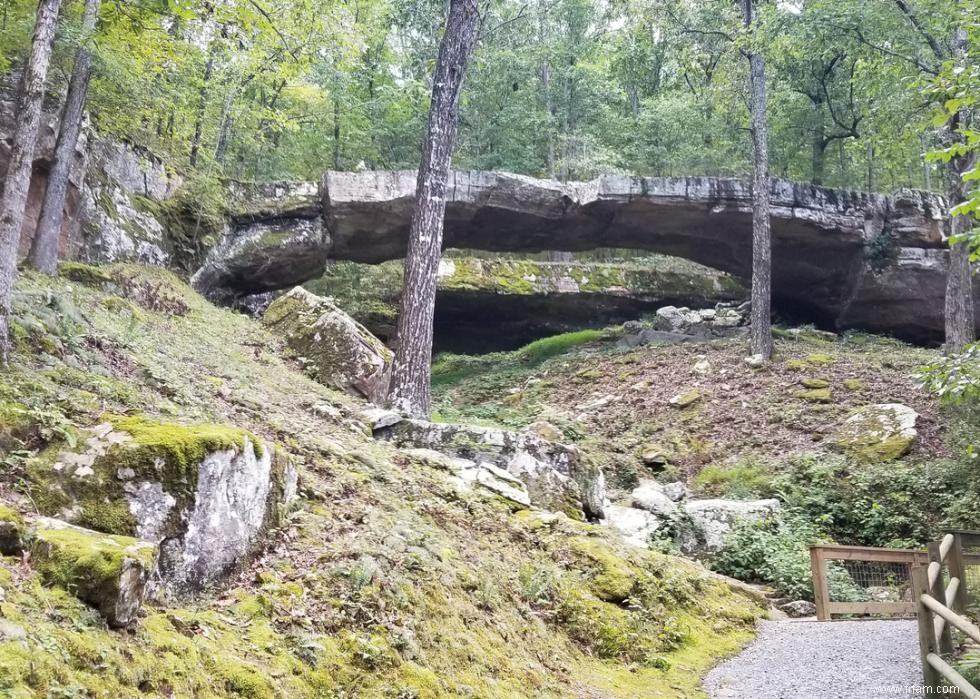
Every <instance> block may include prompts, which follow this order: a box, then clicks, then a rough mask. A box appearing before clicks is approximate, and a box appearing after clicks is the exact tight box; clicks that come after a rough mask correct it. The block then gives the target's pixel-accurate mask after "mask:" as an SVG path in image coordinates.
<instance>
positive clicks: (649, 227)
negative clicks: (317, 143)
mask: <svg viewBox="0 0 980 699" xmlns="http://www.w3.org/2000/svg"><path fill="white" fill-rule="evenodd" d="M771 186H772V216H773V221H772V231H773V292H774V300H775V303H776V306H777V308H779V307H783V308H787V309H789V310H791V311H793V312H794V313H796V314H797V315H800V314H803V315H808V316H810V317H811V318H812V319H813V320H815V321H818V322H820V323H822V324H824V325H829V326H834V327H836V328H850V327H861V328H864V329H867V330H872V331H887V332H892V333H894V334H897V335H900V336H902V337H905V338H907V339H913V340H918V339H935V338H936V337H937V336H938V335H940V334H941V332H942V328H943V323H942V302H941V300H942V298H943V295H944V289H945V264H946V263H945V255H946V251H945V241H944V238H943V232H944V221H943V212H944V211H945V208H946V207H945V203H944V202H943V201H942V199H941V198H939V197H936V196H933V195H930V194H925V193H921V192H911V191H902V192H899V193H897V194H896V195H894V196H885V195H880V194H868V193H860V192H848V191H840V190H833V189H827V188H823V187H818V186H813V185H803V184H797V183H792V182H787V181H784V180H778V179H773V180H772V185H771ZM322 193H323V201H322V209H321V212H322V216H323V218H324V221H325V227H326V229H327V230H329V231H330V239H329V240H326V239H325V240H324V242H323V246H322V255H323V256H324V258H325V257H326V256H329V257H331V258H334V259H346V260H354V261H361V262H381V261H383V260H388V259H395V258H398V257H401V256H402V255H403V254H404V249H405V241H406V240H407V237H408V228H409V221H410V218H411V212H412V205H413V202H412V200H413V197H414V193H415V174H414V173H413V172H411V171H398V172H364V173H344V172H329V173H327V174H326V176H325V177H324V180H323V184H322ZM750 195H751V193H750V187H749V186H748V184H747V183H744V182H741V181H738V180H730V179H720V178H711V177H679V178H649V177H647V178H644V177H629V176H622V175H608V176H603V177H600V178H598V179H596V180H593V181H591V182H578V183H575V182H572V183H564V184H563V183H559V182H555V181H550V180H536V179H534V178H530V177H524V176H520V175H512V174H508V173H500V172H454V173H452V175H451V177H450V184H449V201H448V202H447V211H446V231H445V238H446V247H457V248H469V249H482V250H499V251H538V250H587V249H592V248H596V247H621V248H630V249H643V250H650V251H653V252H659V253H664V254H667V255H673V256H676V257H683V258H686V259H690V260H692V261H694V262H698V263H700V264H704V265H707V266H710V267H713V268H715V269H718V270H721V271H724V272H728V273H730V274H733V275H735V276H737V277H740V278H742V279H747V278H748V276H749V271H750V267H751V264H750V263H751V196H750ZM306 216H307V214H306V213H303V214H302V215H297V216H288V217H287V216H283V217H282V218H281V219H280V223H281V225H282V226H283V227H289V226H290V225H292V223H290V222H293V221H294V222H297V223H296V225H297V226H300V227H301V226H302V225H305V224H302V223H299V222H300V221H303V220H308V219H307V218H306ZM882 240H883V241H885V247H890V248H892V249H893V250H894V252H895V257H896V258H897V262H891V261H886V263H885V264H884V265H881V264H879V261H878V260H875V259H872V256H871V253H870V252H869V251H870V250H871V249H872V248H871V247H870V243H871V242H872V241H882ZM877 247H882V245H880V244H879V245H877ZM318 250H319V249H318ZM308 253H309V254H308V255H307V257H308V258H314V257H316V255H317V254H320V253H319V252H318V253H316V254H313V253H312V252H311V251H308ZM304 259H307V258H300V257H297V256H295V255H287V256H284V257H283V258H282V259H275V257H274V256H273V255H270V254H263V255H256V256H253V260H252V263H251V264H250V265H244V266H242V267H241V268H239V269H237V270H236V271H235V274H234V275H223V274H221V273H220V270H217V272H215V273H214V274H211V273H209V274H211V276H210V278H209V282H208V284H209V287H211V288H215V289H217V288H224V287H228V288H234V289H236V290H238V291H239V292H240V293H241V292H243V290H245V289H253V290H260V289H267V288H268V287H267V286H263V285H265V284H266V282H265V280H266V279H280V280H283V283H282V287H285V286H289V285H291V284H293V283H297V282H298V281H300V280H299V279H297V278H296V275H295V274H293V272H292V269H293V268H298V266H299V264H300V263H302V262H303V261H304ZM273 263H275V265H274V266H273ZM317 274H319V271H318V272H317ZM307 278H308V277H307ZM287 279H288V281H285V280H287ZM976 284H977V290H978V293H980V280H978V281H977V282H976ZM198 288H202V287H200V286H199V287H198ZM977 313H978V314H980V307H978V311H977ZM977 320H978V325H980V315H978V319H977Z"/></svg>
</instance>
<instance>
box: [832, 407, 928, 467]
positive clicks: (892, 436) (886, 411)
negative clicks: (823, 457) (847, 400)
mask: <svg viewBox="0 0 980 699" xmlns="http://www.w3.org/2000/svg"><path fill="white" fill-rule="evenodd" d="M918 419H919V415H918V413H916V412H915V411H914V410H913V409H912V408H910V407H908V406H907V405H902V404H901V403H880V404H875V405H866V406H864V407H863V408H860V409H859V410H858V411H857V412H855V413H854V414H853V415H851V416H850V417H849V418H847V420H845V421H844V424H843V425H842V426H841V428H840V430H839V432H838V435H837V437H836V438H835V440H834V444H835V445H836V446H837V447H838V448H839V449H841V450H842V451H844V452H847V453H849V454H851V455H852V456H854V457H857V458H859V459H862V460H864V461H891V460H892V459H897V458H898V457H900V456H903V455H905V454H906V453H907V452H908V451H909V449H911V448H912V445H913V444H914V443H915V440H916V438H917V437H918V432H917V430H916V429H915V423H916V421H917V420H918Z"/></svg>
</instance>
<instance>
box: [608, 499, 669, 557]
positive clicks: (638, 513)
mask: <svg viewBox="0 0 980 699" xmlns="http://www.w3.org/2000/svg"><path fill="white" fill-rule="evenodd" d="M605 515H606V518H605V519H604V520H603V524H605V525H606V526H608V527H612V528H613V529H615V530H617V531H618V532H619V533H620V534H622V535H623V538H624V539H625V540H626V541H628V542H629V543H631V544H633V545H634V546H640V547H643V548H645V547H647V546H649V544H650V536H651V535H653V534H655V533H656V532H657V530H658V529H660V528H661V526H663V523H664V520H663V519H662V518H661V517H658V516H657V515H656V514H653V513H652V512H648V511H646V510H640V509H637V508H636V507H623V506H622V505H606V507H605Z"/></svg>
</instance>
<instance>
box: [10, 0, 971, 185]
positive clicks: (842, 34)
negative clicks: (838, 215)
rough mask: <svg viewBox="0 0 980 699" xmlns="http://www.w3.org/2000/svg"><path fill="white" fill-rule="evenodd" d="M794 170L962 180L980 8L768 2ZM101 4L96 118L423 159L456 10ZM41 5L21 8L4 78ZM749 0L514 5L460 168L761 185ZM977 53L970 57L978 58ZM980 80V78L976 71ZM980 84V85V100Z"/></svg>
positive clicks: (953, 0) (235, 168)
mask: <svg viewBox="0 0 980 699" xmlns="http://www.w3.org/2000/svg"><path fill="white" fill-rule="evenodd" d="M754 4H755V6H756V9H755V13H756V21H757V24H758V27H757V32H756V36H755V38H754V39H753V41H755V42H756V43H757V44H758V45H759V46H761V47H763V49H764V50H763V53H764V54H765V60H766V66H767V70H766V79H767V93H768V115H769V122H770V138H769V140H770V158H771V171H772V174H773V175H774V176H778V177H787V178H791V179H797V180H803V181H813V182H816V183H824V184H827V185H830V186H839V187H848V188H856V189H876V190H884V191H887V190H891V189H894V188H897V187H900V186H913V187H920V188H933V189H943V188H944V186H945V185H944V183H943V181H942V180H943V175H942V172H941V168H940V167H939V166H938V165H936V164H930V163H928V162H927V161H926V160H925V159H924V158H923V153H926V152H929V151H932V150H935V149H937V148H940V147H943V145H944V144H943V141H942V137H941V134H939V133H938V132H937V130H936V129H935V128H933V125H932V116H933V111H934V109H935V108H936V106H937V105H938V104H939V103H940V102H941V101H942V99H938V98H940V97H942V96H940V95H938V94H929V92H928V89H929V86H930V83H932V82H933V78H934V77H935V76H936V75H937V74H940V73H941V72H942V71H943V66H944V64H945V63H947V62H954V61H955V60H956V51H955V47H954V44H955V36H954V35H955V32H956V30H957V28H963V29H965V30H967V31H969V30H970V28H971V22H972V27H973V28H972V31H974V32H975V31H976V26H975V25H976V15H977V11H976V7H977V3H976V0H900V1H897V2H896V1H895V0H876V1H875V2H864V1H862V0H839V1H836V0H797V1H795V2H790V1H786V2H782V1H780V2H768V1H767V2H758V1H757V2H755V3H754ZM96 7H97V8H98V12H99V20H100V21H99V24H98V31H97V32H96V34H95V35H94V37H93V38H92V39H91V48H92V53H93V56H92V61H93V65H94V71H93V75H92V80H91V87H90V90H89V96H88V108H89V109H90V111H91V113H92V116H93V122H94V125H95V126H96V127H97V128H98V130H99V131H100V132H101V133H103V134H105V135H111V136H118V137H122V138H125V139H128V140H130V141H133V142H137V143H140V144H143V145H146V146H148V147H149V148H151V149H152V150H153V151H155V152H158V153H160V154H163V155H168V156H170V161H171V162H174V163H178V164H179V165H180V166H183V167H190V166H191V164H192V163H193V166H194V169H195V170H196V171H197V172H199V173H200V174H201V175H202V176H204V175H221V174H228V175H232V176H235V177H238V178H245V179H257V180H273V179H285V178H316V177H318V176H319V175H320V174H321V173H322V171H323V170H324V169H326V168H334V169H355V168H358V167H366V168H371V169H373V168H403V167H404V168H414V167H417V165H418V161H419V144H420V142H421V134H422V131H423V128H424V126H425V121H426V115H427V108H428V99H429V96H430V84H431V80H432V72H433V65H434V62H435V57H436V51H437V49H438V44H439V38H440V34H441V31H442V27H443V25H444V23H445V17H446V4H445V3H444V2H442V1H439V2H435V1H434V0H345V1H344V2H335V1H333V0H228V1H226V2H221V3H218V2H211V1H210V0H180V1H179V2H175V1H174V0H170V1H169V2H164V1H163V0H140V1H138V2H118V1H107V2H105V3H103V4H102V6H101V7H100V8H99V7H98V6H96ZM36 9H37V4H36V2H32V1H31V0H4V4H3V8H2V10H0V71H4V70H8V69H10V68H11V67H14V66H17V65H18V64H20V63H22V62H23V60H24V58H25V57H26V55H27V52H28V49H29V43H30V38H31V32H32V29H33V26H34V19H35V15H36ZM84 12H85V7H84V6H83V3H82V2H80V1H77V0H76V1H75V2H70V3H68V2H66V3H65V4H64V7H62V11H61V14H62V18H61V21H60V24H59V28H58V39H57V42H56V45H55V51H54V56H53V63H52V70H51V75H50V81H49V82H50V87H51V89H53V90H54V91H55V92H60V93H63V92H64V91H65V90H66V88H67V83H68V80H69V77H70V75H71V73H72V65H73V62H74V58H75V48H76V46H77V44H78V40H79V38H80V37H81V36H82V35H84V34H85V32H84V31H83V30H82V28H81V24H82V16H83V14H84ZM741 21H742V13H741V7H740V3H739V2H735V1H734V0H616V1H615V2H595V1H593V0H527V1H525V0H494V2H492V3H486V4H485V6H483V7H481V27H480V41H479V46H478V47H477V48H476V50H475V53H474V57H473V62H472V65H471V66H470V69H469V73H468V76H467V82H466V89H465V90H464V92H463V95H462V103H461V123H460V132H459V139H458V144H457V150H456V154H455V163H456V165H457V166H459V167H472V168H477V169H504V170H510V171H514V172H520V173H525V174H530V175H536V176H553V177H556V178H559V179H582V178H589V177H592V176H595V175H596V174H598V173H600V172H616V171H621V172H630V173H637V174H648V175H689V174H718V175H737V176H740V175H745V174H747V173H748V171H749V169H750V167H751V141H750V139H749V138H747V131H746V129H747V127H748V115H749V111H748V107H749V99H748V83H747V81H746V80H745V79H744V78H745V73H746V70H747V62H746V61H745V60H744V58H743V55H742V54H743V53H744V51H745V48H746V46H745V40H746V39H745V36H746V35H745V34H744V33H743V32H741V31H740V24H741ZM963 60H965V57H964V58H963ZM974 77H975V74H974ZM974 92H976V90H974Z"/></svg>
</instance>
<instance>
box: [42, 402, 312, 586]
mask: <svg viewBox="0 0 980 699" xmlns="http://www.w3.org/2000/svg"><path fill="white" fill-rule="evenodd" d="M28 475H29V479H30V482H31V486H30V492H31V497H32V500H33V502H35V503H36V504H37V506H38V508H39V509H40V510H41V511H42V513H44V514H46V515H50V516H55V517H58V518H59V519H62V520H65V521H67V522H70V523H74V524H78V525H83V526H85V527H87V528H91V529H95V530H98V531H101V532H104V533H107V534H114V535H120V536H126V537H135V538H138V539H141V540H144V541H149V542H151V543H153V544H155V545H156V546H158V547H159V551H160V555H159V560H158V562H157V569H158V571H159V573H160V574H161V576H162V578H163V579H164V580H165V581H167V582H168V583H169V584H171V585H172V586H173V587H174V588H176V589H185V588H197V587H200V586H202V585H205V584H207V583H209V582H211V581H213V580H216V579H218V578H219V577H221V576H222V575H223V574H224V573H226V572H227V571H228V570H230V569H232V568H234V567H235V566H237V565H238V564H239V563H241V562H242V561H243V560H244V559H245V558H246V557H247V556H248V554H249V553H250V552H251V551H252V550H253V549H254V548H255V546H256V545H257V544H258V543H259V541H260V539H261V537H262V535H263V533H264V532H265V531H266V530H268V529H270V528H272V527H275V526H277V525H278V524H280V523H281V521H282V517H283V515H284V513H285V510H286V508H287V506H288V504H289V502H290V501H291V500H292V499H294V498H295V495H296V471H295V469H294V468H293V467H292V466H291V465H290V464H289V463H288V461H287V460H286V458H285V456H284V455H282V454H281V453H279V452H275V451H273V450H272V449H271V448H270V447H269V446H267V445H266V444H265V443H264V442H263V441H262V440H260V439H259V438H257V437H256V436H255V435H252V434H251V433H249V432H246V431H245V430H240V429H236V428H233V427H227V426H221V425H189V426H188V425H178V424H171V423H161V422H156V421H153V420H147V419H142V418H117V419H116V418H114V419H113V420H112V421H111V422H106V423H103V424H101V425H97V426H95V427H93V428H91V429H89V430H87V431H85V433H84V435H83V439H82V440H80V441H79V444H78V446H77V447H76V448H75V449H70V450H64V451H57V450H56V451H50V450H49V451H48V452H46V453H44V454H43V455H42V456H41V457H39V458H38V459H36V460H35V461H34V462H33V463H31V464H30V466H29V469H28Z"/></svg>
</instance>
